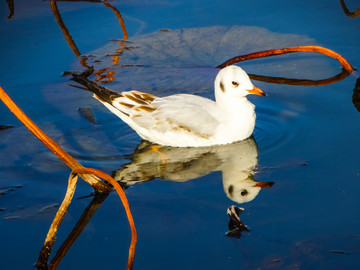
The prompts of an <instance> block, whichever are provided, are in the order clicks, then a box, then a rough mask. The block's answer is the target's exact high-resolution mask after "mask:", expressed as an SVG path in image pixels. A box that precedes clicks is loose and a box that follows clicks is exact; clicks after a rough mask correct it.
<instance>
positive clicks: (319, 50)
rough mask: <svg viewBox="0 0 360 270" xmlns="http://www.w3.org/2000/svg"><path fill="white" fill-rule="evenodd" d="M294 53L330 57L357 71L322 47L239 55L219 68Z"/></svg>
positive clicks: (348, 68)
mask: <svg viewBox="0 0 360 270" xmlns="http://www.w3.org/2000/svg"><path fill="white" fill-rule="evenodd" d="M294 52H315V53H321V54H324V55H327V56H330V57H332V58H334V59H336V60H338V61H339V62H340V64H341V66H342V67H343V69H345V70H346V71H348V72H350V73H351V72H353V71H354V70H355V69H354V68H353V67H352V66H351V65H350V63H349V62H348V61H347V60H346V59H345V58H344V57H342V56H341V55H340V54H338V53H336V52H334V51H332V50H330V49H327V48H324V47H321V46H296V47H288V48H282V49H274V50H267V51H260V52H254V53H250V54H244V55H239V56H236V57H233V58H231V59H229V60H227V61H225V62H224V63H222V64H220V65H218V66H217V68H223V67H226V66H228V65H232V64H234V63H238V62H242V61H246V60H251V59H256V58H262V57H268V56H273V55H279V54H286V53H294Z"/></svg>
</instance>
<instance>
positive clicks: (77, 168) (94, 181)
mask: <svg viewBox="0 0 360 270" xmlns="http://www.w3.org/2000/svg"><path fill="white" fill-rule="evenodd" d="M0 99H1V100H2V101H3V102H4V103H5V105H6V106H7V107H8V108H9V109H10V111H11V112H12V113H13V114H15V116H16V117H17V118H18V119H19V120H20V121H21V122H22V123H23V124H24V125H25V126H26V127H27V128H28V129H29V130H30V131H31V132H32V133H33V134H34V135H35V136H36V137H37V138H38V139H39V140H40V141H41V142H42V143H43V144H44V145H45V146H46V147H48V148H49V149H50V150H51V151H52V152H53V153H54V154H55V155H56V156H57V157H58V158H59V159H60V160H61V161H63V162H64V163H65V164H66V165H67V166H68V167H70V168H71V169H72V171H73V172H72V174H71V175H70V178H69V185H68V191H67V194H66V196H65V199H66V200H64V202H63V203H62V204H61V206H60V208H59V210H58V213H59V216H58V218H56V219H54V222H53V223H54V224H52V225H51V228H50V231H49V233H48V236H47V238H46V240H45V243H44V246H43V250H42V253H41V254H40V255H44V256H45V257H44V258H45V259H46V263H47V259H48V258H49V256H50V251H51V247H52V245H49V243H51V242H49V240H50V241H52V242H53V241H54V240H55V236H56V232H57V228H58V227H59V226H60V223H61V221H62V217H61V216H63V214H65V212H66V209H67V207H68V203H67V202H66V201H68V200H69V198H70V200H71V198H72V193H73V192H74V190H75V189H74V188H72V185H73V183H74V182H75V183H76V179H77V174H79V175H80V177H81V178H83V179H84V180H85V181H86V182H87V183H88V184H90V185H91V186H92V187H93V188H94V189H95V190H96V191H99V192H107V193H108V192H110V190H111V189H110V187H109V186H108V185H107V184H105V183H104V182H102V181H101V180H100V179H99V178H98V177H97V176H96V175H99V176H100V177H101V178H103V179H104V180H106V181H108V182H109V183H111V185H112V186H113V187H114V188H115V190H116V191H117V193H118V194H119V196H120V199H121V201H122V203H123V205H124V208H125V212H126V215H127V218H128V221H129V224H130V228H131V235H132V239H131V244H130V248H129V259H128V265H127V269H131V268H132V265H133V260H134V256H135V246H136V241H137V234H136V228H135V224H134V220H133V218H132V214H131V211H130V206H129V203H128V200H127V198H126V195H125V193H124V191H123V190H122V188H121V187H120V185H119V183H118V182H116V181H115V180H114V179H113V178H112V177H111V176H109V175H107V174H106V173H104V172H102V171H100V170H96V169H89V168H85V167H84V166H82V165H81V164H80V163H79V162H78V161H77V160H75V159H74V158H73V157H72V156H71V155H69V154H68V153H67V152H65V150H63V149H62V148H61V147H60V146H59V145H58V144H56V143H55V142H54V141H53V140H52V139H51V138H50V137H48V136H47V135H46V134H45V133H44V132H43V131H42V130H41V129H40V128H39V127H38V126H37V125H36V124H35V123H34V122H33V121H31V119H30V118H29V117H28V116H27V115H26V114H25V113H24V112H23V111H22V110H21V109H20V108H19V107H18V106H17V105H16V104H15V103H14V102H13V101H12V100H11V98H10V97H9V96H8V95H7V94H6V92H5V91H4V89H3V88H2V87H1V86H0ZM57 215H58V214H57Z"/></svg>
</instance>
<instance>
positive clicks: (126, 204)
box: [74, 167, 137, 270]
mask: <svg viewBox="0 0 360 270" xmlns="http://www.w3.org/2000/svg"><path fill="white" fill-rule="evenodd" d="M74 173H78V174H94V175H96V176H98V177H100V178H102V179H105V180H106V181H108V182H109V183H110V184H111V185H112V186H113V187H114V189H115V190H116V191H117V193H118V194H119V196H120V199H121V201H122V203H123V205H124V208H125V212H126V215H127V218H128V220H129V224H130V228H131V244H130V248H129V257H128V265H127V269H129V270H130V269H132V267H133V263H134V257H135V246H136V242H137V233H136V229H135V223H134V220H133V217H132V215H131V211H130V206H129V202H128V200H127V198H126V195H125V193H124V191H123V189H122V188H121V186H120V184H119V183H118V182H116V180H115V179H114V178H112V177H111V176H110V175H108V174H106V173H104V172H103V171H100V170H97V169H93V168H85V167H83V168H79V169H77V170H75V171H74Z"/></svg>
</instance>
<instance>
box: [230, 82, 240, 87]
mask: <svg viewBox="0 0 360 270" xmlns="http://www.w3.org/2000/svg"><path fill="white" fill-rule="evenodd" d="M231 83H232V85H233V86H235V87H238V86H239V83H238V82H235V81H232V82H231Z"/></svg>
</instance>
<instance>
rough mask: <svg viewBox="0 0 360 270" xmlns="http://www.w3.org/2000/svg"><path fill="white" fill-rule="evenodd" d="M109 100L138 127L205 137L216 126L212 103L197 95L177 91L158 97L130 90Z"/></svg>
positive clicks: (210, 133) (213, 104) (216, 121)
mask: <svg viewBox="0 0 360 270" xmlns="http://www.w3.org/2000/svg"><path fill="white" fill-rule="evenodd" d="M111 103H112V104H111V105H112V106H113V107H115V108H117V109H118V110H120V111H121V112H122V113H124V114H126V115H127V116H128V117H129V118H130V119H131V120H132V122H133V123H135V124H136V125H138V126H139V127H141V128H145V129H151V130H154V131H157V132H170V131H183V132H190V133H194V134H196V135H199V136H202V137H208V136H211V135H213V132H214V130H215V129H216V127H217V126H218V125H219V122H218V120H217V119H215V118H214V117H213V116H212V115H211V111H212V110H214V109H215V108H216V104H215V102H214V101H212V100H210V99H206V98H203V97H200V96H194V95H187V94H178V95H172V96H168V97H164V98H158V97H156V96H153V95H150V94H146V93H142V92H139V91H130V92H122V93H121V96H119V97H117V98H116V99H114V100H113V101H112V102H111Z"/></svg>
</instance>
